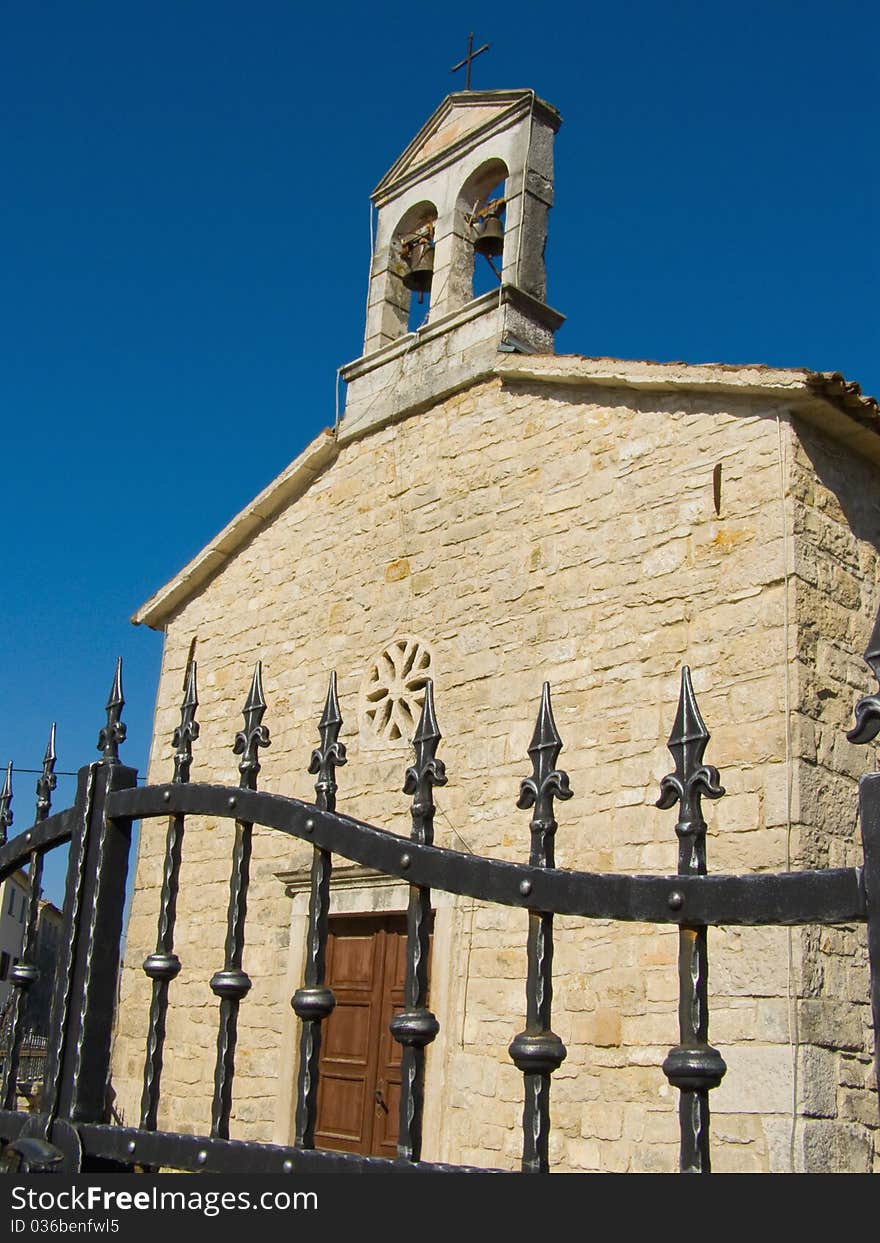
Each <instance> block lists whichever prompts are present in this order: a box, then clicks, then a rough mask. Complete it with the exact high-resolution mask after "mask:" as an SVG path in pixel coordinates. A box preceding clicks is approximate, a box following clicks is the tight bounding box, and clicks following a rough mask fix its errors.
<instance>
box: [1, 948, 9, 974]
mask: <svg viewBox="0 0 880 1243" xmlns="http://www.w3.org/2000/svg"><path fill="white" fill-rule="evenodd" d="M8 975H9V955H8V954H7V953H6V950H2V951H0V980H5V979H6V978H7V976H8Z"/></svg>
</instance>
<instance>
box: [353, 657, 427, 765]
mask: <svg viewBox="0 0 880 1243" xmlns="http://www.w3.org/2000/svg"><path fill="white" fill-rule="evenodd" d="M432 664H433V658H432V656H431V653H430V651H429V649H428V647H427V646H426V644H424V643H423V642H422V640H421V639H416V638H414V637H413V636H411V635H408V636H405V637H402V638H398V639H395V640H394V641H393V642H392V643H389V644H388V646H387V647H386V648H384V649H383V650H382V651H381V652H380V653H379V655H378V656H376V657H374V659H373V660H371V661H370V664H369V666H368V668H367V673H366V676H365V678H364V682H363V690H362V693H361V705H362V707H361V721H362V725H363V727H364V732H365V734H366V735H367V737H372V739H373V741H374V742H385V743H392V744H393V743H396V742H409V741H410V740H411V739H412V736H413V734H414V733H415V730H416V724H417V722H418V719H419V715H420V713H421V711H422V704H423V703H424V701H425V683H426V682H427V681H428V679H429V678H430V677H431V670H432Z"/></svg>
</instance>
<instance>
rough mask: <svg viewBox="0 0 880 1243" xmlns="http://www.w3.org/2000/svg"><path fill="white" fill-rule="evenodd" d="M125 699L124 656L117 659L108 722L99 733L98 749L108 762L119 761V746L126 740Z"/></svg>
mask: <svg viewBox="0 0 880 1243" xmlns="http://www.w3.org/2000/svg"><path fill="white" fill-rule="evenodd" d="M124 707H125V700H124V698H123V696H122V657H121V656H120V657H118V658H117V661H116V674H115V676H114V678H113V685H112V686H111V687H110V698H109V699H108V700H107V724H106V725H105V726H104V728H103V729H102V730H101V732H100V733H99V734H98V750H99V751H100V752H102V754H103V758H104V762H105V763H107V764H118V763H119V746H120V744H121V743H123V742H125V735H126V732H127V730H126V726H125V722H124V721H123V720H122V719H121V718H122V709H123V708H124Z"/></svg>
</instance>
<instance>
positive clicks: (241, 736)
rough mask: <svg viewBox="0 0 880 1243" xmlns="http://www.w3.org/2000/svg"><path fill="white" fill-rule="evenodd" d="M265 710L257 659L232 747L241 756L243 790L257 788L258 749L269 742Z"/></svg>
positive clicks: (261, 679)
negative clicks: (264, 721) (263, 721)
mask: <svg viewBox="0 0 880 1243" xmlns="http://www.w3.org/2000/svg"><path fill="white" fill-rule="evenodd" d="M265 711H266V701H265V699H264V698H263V666H262V662H261V661H259V660H258V661H257V665H256V668H255V669H254V678H253V681H252V682H251V689H250V692H249V694H248V697H247V702H246V703H245V705H244V709H243V712H242V715H243V716H244V729H243V730H240V731H239V732H238V733H237V734H236V735H235V745H234V746H233V748H232V750H233V752H234V754H235V755H240V756H241V763H240V764H239V766H238V771H239V772H240V773H241V780H240V781H239V785H240V786H241V787H242V789H244V790H255V789H256V788H257V774H258V773H259V771H260V759H259V755H260V751H259V749H260V747H268V746H269V744H270V738H269V729H268V727H267V726H266V725H263V724H262V720H263V715H264V713H265Z"/></svg>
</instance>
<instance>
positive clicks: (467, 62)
mask: <svg viewBox="0 0 880 1243" xmlns="http://www.w3.org/2000/svg"><path fill="white" fill-rule="evenodd" d="M488 51H489V44H488V43H484V44H483V46H482V47H478V48H477V50H476V52H475V51H474V32H473V31H471V32H470V34H469V35H468V50H467V56H465V58H464V60H460V61H459V62H458V64H457V65H453V66H452V68H451V69H450V70H449V72H450V73H455V72H456V71H457V70H458V69H461V68H462V67H463V68H464V89H465V90H466V91H469V90H470V89H471V61H474V60H476V59H477V57H478V56H479V55H480V54H481V53H482V52H488Z"/></svg>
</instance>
